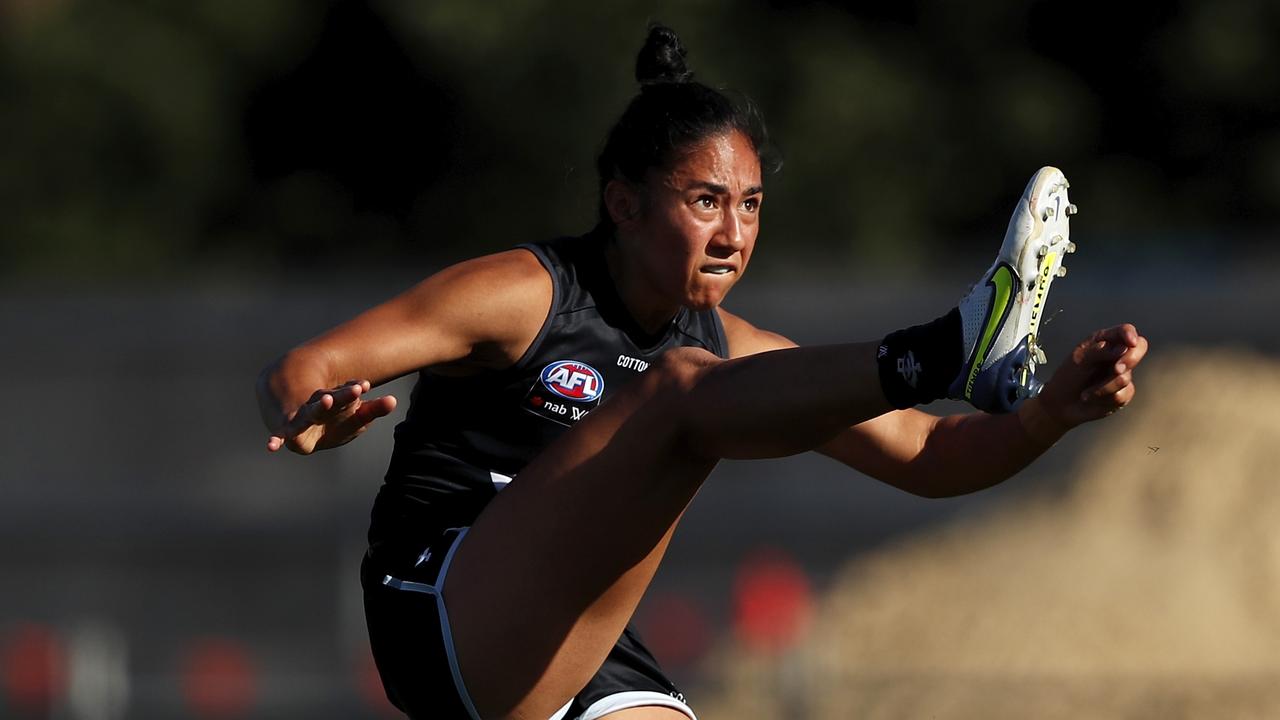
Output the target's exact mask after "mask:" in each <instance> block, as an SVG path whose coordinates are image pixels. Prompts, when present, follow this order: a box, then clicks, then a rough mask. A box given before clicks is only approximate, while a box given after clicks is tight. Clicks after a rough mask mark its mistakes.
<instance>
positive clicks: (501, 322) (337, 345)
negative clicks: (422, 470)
mask: <svg viewBox="0 0 1280 720" xmlns="http://www.w3.org/2000/svg"><path fill="white" fill-rule="evenodd" d="M551 295H552V289H551V278H550V276H549V275H548V274H547V272H546V270H544V269H543V267H542V265H541V264H540V263H539V262H538V260H537V258H535V257H534V256H533V255H532V254H531V253H529V252H527V251H525V250H512V251H509V252H504V253H499V254H497V255H490V256H486V257H482V258H477V259H475V260H470V261H467V262H464V263H460V264H458V265H454V266H452V267H449V268H446V269H445V270H442V271H441V272H439V273H437V274H435V275H433V276H431V277H429V278H427V279H426V280H424V281H422V282H421V283H419V284H418V285H416V286H415V287H413V288H411V289H410V290H408V291H407V292H405V293H403V294H402V295H400V296H398V297H396V298H393V299H391V300H389V301H387V302H385V303H383V304H381V305H379V306H377V307H375V308H373V309H371V310H368V311H366V312H364V313H363V314H361V315H359V316H358V317H356V318H354V319H352V320H350V321H348V322H345V323H343V324H342V325H339V326H338V327H335V328H333V329H332V330H329V331H328V332H326V333H324V334H322V335H320V336H319V337H316V338H314V339H312V340H308V341H307V342H305V343H303V344H302V345H299V346H298V347H296V348H294V349H292V350H290V351H289V352H287V353H285V354H284V355H283V356H282V357H280V358H279V359H278V360H276V361H275V362H273V363H272V364H270V365H268V366H267V367H266V368H265V369H264V370H263V371H262V373H261V374H260V375H259V377H258V384H257V394H258V407H259V410H260V412H261V414H262V420H263V423H264V424H265V425H266V426H267V429H268V430H270V431H271V433H272V436H271V438H270V439H269V440H268V444H267V447H268V449H269V450H278V449H279V448H280V447H288V448H289V449H290V450H293V451H294V452H299V453H304V454H306V453H310V452H313V451H315V450H322V449H326V448H330V447H336V446H337V445H341V444H343V443H346V442H349V441H351V440H352V439H354V438H355V437H356V436H358V435H359V434H361V433H362V432H364V429H365V428H367V427H368V425H369V423H371V422H373V421H374V420H376V419H377V418H379V417H382V416H384V415H386V414H388V413H390V412H391V411H392V410H393V409H394V408H395V404H396V401H395V398H394V397H391V396H386V397H383V398H377V399H374V400H366V399H364V397H363V396H364V394H365V393H367V392H369V390H370V389H372V387H374V386H377V385H379V384H382V383H384V382H388V381H390V380H393V379H395V378H398V377H401V376H403V375H406V374H408V373H411V372H414V371H416V370H418V369H421V368H424V367H436V368H439V369H440V371H441V372H448V373H452V374H467V373H474V372H477V371H480V370H484V369H490V368H500V367H506V366H509V365H511V364H512V363H514V362H515V361H516V360H517V359H519V357H520V355H522V354H523V353H524V351H525V350H526V349H527V348H528V347H529V345H530V344H531V343H532V342H533V339H534V337H535V336H536V335H537V333H538V330H539V329H540V328H541V326H542V323H543V321H544V320H545V319H546V316H547V313H548V311H549V310H550V307H551Z"/></svg>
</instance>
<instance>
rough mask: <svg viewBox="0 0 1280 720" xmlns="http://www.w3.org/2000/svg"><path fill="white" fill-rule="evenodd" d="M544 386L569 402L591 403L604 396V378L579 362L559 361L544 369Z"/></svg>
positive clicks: (593, 369)
mask: <svg viewBox="0 0 1280 720" xmlns="http://www.w3.org/2000/svg"><path fill="white" fill-rule="evenodd" d="M542 385H543V387H545V388H546V389H548V390H550V391H551V392H553V393H555V394H556V395H559V396H560V397H562V398H565V399H567V400H576V401H578V402H590V401H592V400H596V399H598V398H599V397H600V396H601V395H603V394H604V376H603V375H601V374H600V373H598V372H596V369H595V368H593V367H591V366H590V365H587V364H586V363H580V362H578V361H577V360H558V361H556V362H553V363H551V364H550V365H548V366H546V367H545V368H543V369H542Z"/></svg>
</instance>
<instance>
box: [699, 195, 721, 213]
mask: <svg viewBox="0 0 1280 720" xmlns="http://www.w3.org/2000/svg"><path fill="white" fill-rule="evenodd" d="M693 202H694V204H695V205H697V206H698V207H700V208H703V209H704V210H714V209H715V207H716V198H715V196H714V195H699V196H698V199H697V200H694V201H693Z"/></svg>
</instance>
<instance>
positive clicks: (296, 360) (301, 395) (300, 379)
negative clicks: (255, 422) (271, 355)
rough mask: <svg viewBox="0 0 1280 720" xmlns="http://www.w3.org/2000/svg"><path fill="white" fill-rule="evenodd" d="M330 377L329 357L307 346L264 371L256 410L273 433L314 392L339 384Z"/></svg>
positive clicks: (282, 358) (289, 354) (260, 380)
mask: <svg viewBox="0 0 1280 720" xmlns="http://www.w3.org/2000/svg"><path fill="white" fill-rule="evenodd" d="M333 374H334V373H333V363H332V361H331V358H330V357H329V355H328V354H327V353H325V352H322V351H319V350H316V349H313V348H310V347H308V346H306V345H304V346H302V347H298V348H294V349H293V350H290V351H289V352H288V353H285V354H284V355H283V356H281V357H280V358H279V359H278V360H276V361H275V362H273V363H271V364H270V365H268V366H267V367H265V368H263V370H262V372H261V373H259V374H258V381H257V385H256V390H257V396H258V411H259V412H260V413H261V415H262V422H263V423H264V424H265V425H266V426H267V429H268V430H273V431H274V430H275V429H276V428H278V427H279V426H280V425H281V424H282V423H283V422H286V421H287V420H288V419H289V418H290V417H291V416H292V415H293V413H294V412H296V411H297V409H298V408H299V407H301V406H302V404H303V403H305V402H307V400H308V399H309V398H310V397H311V395H312V394H313V393H315V391H316V390H320V389H323V388H331V387H334V386H335V385H337V384H338V383H339V382H342V380H341V379H338V378H335V377H333Z"/></svg>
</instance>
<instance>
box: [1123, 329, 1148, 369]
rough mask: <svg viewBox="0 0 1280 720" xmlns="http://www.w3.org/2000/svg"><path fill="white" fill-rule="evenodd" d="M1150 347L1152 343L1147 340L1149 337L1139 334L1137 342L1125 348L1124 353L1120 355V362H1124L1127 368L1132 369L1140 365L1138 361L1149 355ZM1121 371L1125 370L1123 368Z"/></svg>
mask: <svg viewBox="0 0 1280 720" xmlns="http://www.w3.org/2000/svg"><path fill="white" fill-rule="evenodd" d="M1149 347H1150V344H1149V343H1148V342H1147V339H1146V338H1144V337H1142V336H1141V335H1139V336H1138V340H1137V343H1136V344H1135V345H1133V346H1131V347H1129V348H1128V349H1127V350H1125V352H1124V354H1123V355H1121V356H1120V359H1119V360H1118V362H1119V363H1123V364H1124V367H1125V368H1126V369H1128V370H1132V369H1133V368H1135V367H1137V366H1138V363H1140V362H1142V358H1144V357H1146V356H1147V349H1148V348H1149ZM1121 372H1124V371H1123V370H1121Z"/></svg>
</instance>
